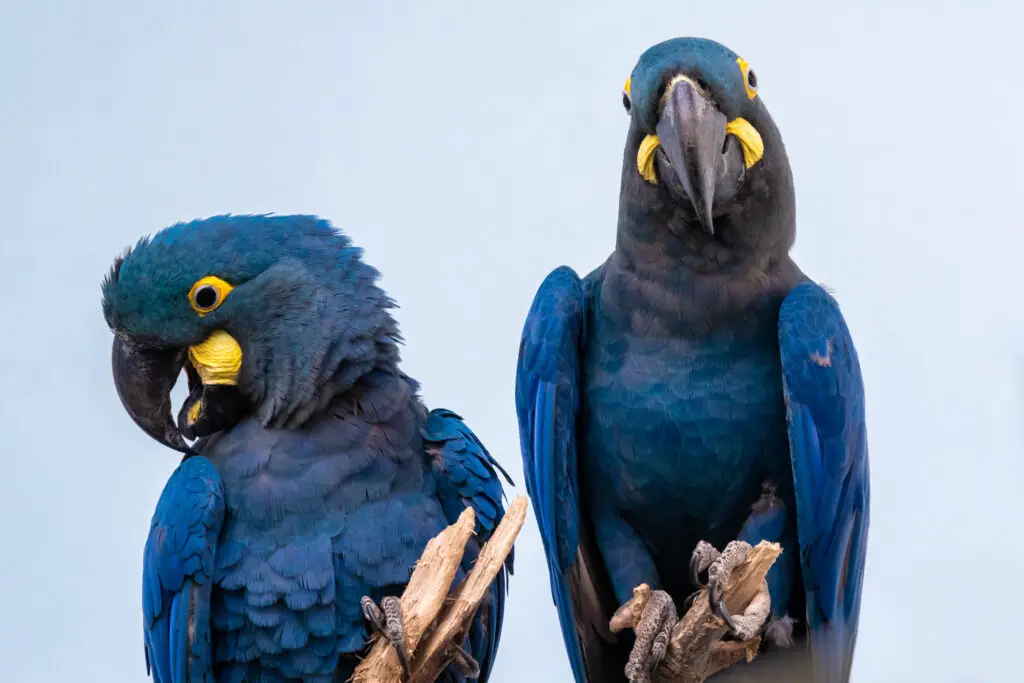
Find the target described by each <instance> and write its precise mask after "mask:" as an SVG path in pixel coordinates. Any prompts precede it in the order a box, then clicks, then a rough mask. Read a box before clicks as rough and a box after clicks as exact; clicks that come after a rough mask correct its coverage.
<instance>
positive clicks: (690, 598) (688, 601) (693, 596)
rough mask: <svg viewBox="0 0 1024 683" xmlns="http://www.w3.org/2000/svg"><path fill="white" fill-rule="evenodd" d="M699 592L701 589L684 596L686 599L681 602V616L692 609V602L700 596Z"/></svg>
mask: <svg viewBox="0 0 1024 683" xmlns="http://www.w3.org/2000/svg"><path fill="white" fill-rule="evenodd" d="M701 590H702V589H700V588H698V589H697V590H695V591H693V592H692V593H690V594H689V595H687V596H686V599H685V600H683V614H686V613H687V612H689V611H690V608H691V607H693V602H694V601H695V600H696V599H697V596H698V595H700V592H701Z"/></svg>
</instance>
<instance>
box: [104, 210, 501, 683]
mask: <svg viewBox="0 0 1024 683" xmlns="http://www.w3.org/2000/svg"><path fill="white" fill-rule="evenodd" d="M377 278H378V273H377V271H376V270H374V269H373V268H371V267H370V266H368V265H367V264H366V263H364V262H363V260H362V257H361V252H360V250H359V249H357V248H355V247H353V246H352V244H351V243H350V242H349V240H348V238H347V237H345V236H344V235H343V234H341V233H340V232H339V231H337V230H335V229H334V228H333V227H332V226H331V225H330V224H329V223H328V222H327V221H324V220H321V219H318V218H316V217H314V216H280V217H268V216H218V217H214V218H210V219H207V220H197V221H193V222H190V223H184V224H177V225H174V226H171V227H169V228H167V229H165V230H163V231H161V232H159V233H157V234H156V235H155V236H154V237H152V238H145V239H142V240H141V241H139V243H138V244H137V245H136V246H135V247H134V248H132V249H130V250H129V251H128V252H127V253H126V255H124V256H123V257H120V258H118V259H117V260H116V261H115V262H114V266H113V268H112V269H111V271H110V273H109V275H108V276H107V277H106V279H105V280H104V282H103V312H104V316H105V317H106V320H107V324H108V325H109V326H110V329H111V330H112V331H113V332H114V343H113V370H114V383H115V386H116V388H117V392H118V394H119V396H120V398H121V401H122V403H123V404H124V407H125V408H126V409H127V411H128V413H129V415H130V416H131V417H132V419H133V420H134V421H135V422H136V423H137V424H138V425H139V426H140V427H141V428H142V429H143V430H145V432H146V433H147V434H149V435H150V436H152V437H153V438H154V439H156V440H157V441H159V442H160V443H162V444H164V445H166V446H168V447H170V448H173V449H175V450H178V451H181V452H183V453H184V454H185V457H184V459H183V461H182V462H181V464H180V465H179V467H178V468H177V470H176V471H175V472H174V474H173V475H171V478H170V481H169V482H168V483H167V485H166V487H165V489H164V491H163V494H162V495H161V497H160V500H159V502H158V503H157V507H156V513H155V514H154V516H153V521H152V526H151V529H150V533H149V538H148V540H147V542H146V546H145V552H144V564H143V614H144V635H145V652H146V663H147V667H148V668H149V670H150V672H151V675H152V676H153V678H154V679H155V680H156V681H157V683H214V682H216V683H223V682H225V681H231V682H236V683H240V682H242V681H250V682H254V681H263V682H265V683H271V682H278V681H280V682H284V681H303V682H304V683H341V682H342V681H347V680H348V679H349V677H350V676H351V675H352V673H353V669H354V668H355V665H356V664H357V663H358V661H359V656H360V655H361V654H364V650H365V647H366V641H367V636H368V626H369V627H370V628H373V629H375V630H377V631H379V632H381V633H382V634H383V635H384V636H385V637H386V638H387V639H388V640H389V641H390V642H391V643H392V645H393V646H394V647H395V648H396V650H397V653H398V655H399V661H400V662H401V664H402V665H403V667H404V668H405V669H406V674H408V664H409V662H408V659H409V658H408V653H407V652H406V647H405V638H404V631H403V625H402V619H401V602H400V600H399V598H398V597H397V596H400V595H401V592H402V590H403V589H404V587H405V585H406V583H407V582H408V580H409V576H410V574H411V571H412V568H413V565H414V564H415V563H416V561H417V559H418V558H419V556H420V554H421V553H422V551H423V549H424V548H425V547H426V544H427V541H429V540H430V539H431V538H432V537H434V536H435V535H436V534H437V533H439V532H440V531H441V530H443V529H444V528H445V526H447V525H448V524H450V523H453V522H454V521H455V520H456V518H457V517H458V516H459V513H460V512H462V510H463V509H464V508H465V507H466V506H471V507H472V508H473V509H474V511H475V513H476V536H475V537H474V538H472V539H471V540H470V544H469V547H467V551H466V555H465V557H464V559H463V563H462V567H461V569H460V572H459V576H462V575H464V574H465V572H466V571H468V569H469V568H470V566H471V564H472V562H473V561H474V560H475V558H476V556H477V554H478V553H479V549H480V547H481V546H482V545H483V543H485V542H486V541H487V539H488V538H489V537H490V534H491V532H492V531H493V529H494V528H495V526H496V525H497V523H498V522H499V521H500V519H501V517H502V515H503V514H504V507H503V502H502V498H503V492H502V484H501V481H500V479H499V478H498V472H501V474H503V475H505V473H504V470H502V469H501V467H500V466H499V465H498V463H497V462H496V461H495V460H494V459H493V458H492V457H491V456H490V455H489V454H488V452H487V450H486V449H485V448H484V446H483V445H482V444H481V443H480V441H479V440H478V439H477V438H476V436H474V434H473V432H472V431H470V429H469V427H467V426H466V425H465V423H464V422H463V421H462V419H461V418H460V417H459V416H458V415H456V414H455V413H452V412H450V411H447V410H433V411H430V412H428V411H427V409H426V408H425V407H424V406H423V403H422V401H421V400H420V397H419V395H418V391H419V385H418V384H417V383H416V381H415V380H413V379H412V378H411V377H409V376H408V375H406V374H405V373H403V372H402V371H401V370H400V368H399V350H398V344H399V342H400V337H399V332H398V326H397V324H396V322H395V320H394V318H393V317H392V315H391V309H392V308H393V307H394V303H393V302H392V301H391V300H390V299H389V298H388V297H387V296H386V295H385V294H384V292H383V291H382V290H381V289H380V288H379V287H378V286H377V284H376V281H377ZM183 369H184V372H185V374H186V375H187V378H188V387H189V395H188V398H187V399H186V401H185V403H184V405H183V406H182V407H181V410H180V411H179V413H178V416H177V420H176V421H175V420H173V419H172V413H171V401H170V392H171V388H172V387H173V386H174V384H175V381H176V380H177V378H178V376H179V374H180V373H181V372H182V370H183ZM186 439H189V440H191V439H196V440H195V441H194V442H192V443H191V444H189V443H188V442H187V441H186ZM505 477H506V478H507V475H505ZM509 483H511V482H509ZM512 559H513V558H512V555H509V558H508V560H507V562H506V567H505V569H504V570H503V571H502V572H501V573H500V574H499V576H498V578H497V579H496V580H495V582H494V584H493V585H492V586H491V588H490V593H489V597H488V599H487V600H486V601H485V603H484V604H483V605H482V606H481V608H480V610H479V611H478V613H477V615H476V617H475V618H474V621H473V622H472V624H471V628H470V630H469V632H468V634H467V636H466V639H465V641H464V642H463V644H462V646H461V647H460V646H456V650H457V653H456V663H455V664H453V665H451V666H449V668H448V669H447V670H446V672H445V673H444V674H443V677H442V679H441V680H442V681H446V682H453V681H462V680H465V679H466V678H467V677H468V678H477V679H478V680H480V681H486V680H487V679H488V677H489V674H490V671H491V668H492V666H493V664H494V658H495V654H496V651H497V648H498V642H499V639H500V636H501V625H502V619H503V614H504V607H505V593H506V583H507V580H508V576H507V574H510V573H511V571H512Z"/></svg>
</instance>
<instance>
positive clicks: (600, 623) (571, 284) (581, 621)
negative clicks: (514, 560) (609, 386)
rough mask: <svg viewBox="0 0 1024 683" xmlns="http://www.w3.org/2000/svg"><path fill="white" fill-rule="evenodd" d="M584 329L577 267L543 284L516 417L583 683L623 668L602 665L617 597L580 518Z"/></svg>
mask: <svg viewBox="0 0 1024 683" xmlns="http://www.w3.org/2000/svg"><path fill="white" fill-rule="evenodd" d="M585 331H586V293H585V284H584V283H583V282H582V281H581V280H580V279H579V277H578V276H577V275H576V273H575V272H573V270H572V269H570V268H568V267H565V266H563V267H560V268H557V269H555V270H554V271H552V272H551V274H550V275H548V277H547V278H546V279H545V280H544V282H543V283H542V284H541V286H540V289H539V290H538V291H537V295H536V296H535V297H534V300H533V305H532V306H531V308H530V313H529V315H528V316H527V319H526V324H525V325H524V327H523V336H522V340H521V342H520V346H519V364H518V368H517V372H516V412H517V413H518V417H519V439H520V445H521V448H522V451H523V470H524V472H525V475H526V488H527V490H528V491H529V493H530V498H531V500H532V501H533V509H534V514H535V515H536V517H537V523H538V525H539V527H540V534H541V540H542V541H543V543H544V553H545V555H546V557H547V562H548V573H549V575H550V577H549V578H550V583H551V593H552V597H553V599H554V602H555V607H556V608H557V610H558V620H559V623H560V624H561V628H562V639H563V640H564V641H565V647H566V650H567V652H568V655H569V663H570V665H571V666H572V672H573V676H574V677H575V679H576V681H577V683H585V682H586V681H588V680H590V681H591V682H593V681H596V680H600V679H601V678H603V677H604V676H611V675H613V674H614V673H615V668H616V667H614V666H612V667H610V668H609V666H607V665H606V664H605V663H604V662H603V661H602V660H603V658H604V657H605V656H606V655H607V654H608V652H607V651H608V648H609V643H608V639H610V638H611V635H610V634H609V633H608V631H607V624H608V619H609V618H610V616H611V614H612V612H613V611H614V609H615V606H614V597H610V596H609V590H608V588H607V587H606V584H607V579H606V578H605V574H604V573H602V572H603V564H602V563H601V559H600V556H599V554H598V553H597V551H596V549H595V548H594V544H593V542H592V541H591V538H592V530H591V527H590V525H589V523H588V519H589V518H588V517H586V516H583V515H581V514H580V510H581V505H580V501H581V498H582V497H581V487H580V477H579V471H578V468H577V453H576V431H577V415H578V413H579V408H580V384H581V383H580V376H581V365H580V359H581V348H582V345H583V342H584V339H585ZM602 581H603V583H602ZM599 586H601V587H600V588H599ZM618 678H621V675H620V676H618Z"/></svg>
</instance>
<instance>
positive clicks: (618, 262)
mask: <svg viewBox="0 0 1024 683" xmlns="http://www.w3.org/2000/svg"><path fill="white" fill-rule="evenodd" d="M758 85H759V84H758V80H757V77H756V76H755V74H754V71H753V70H752V69H751V68H750V65H749V64H748V63H747V62H746V61H745V60H743V59H742V58H741V57H739V56H738V55H736V54H735V53H734V52H732V51H731V50H729V49H728V48H726V47H725V46H723V45H721V44H719V43H716V42H713V41H710V40H705V39H698V38H677V39H672V40H668V41H666V42H663V43H660V44H657V45H655V46H653V47H651V48H649V49H648V50H646V51H645V52H644V53H643V54H642V56H641V57H640V59H639V60H638V62H637V64H636V66H635V67H634V69H633V71H632V74H631V75H630V77H629V79H628V80H627V81H626V86H625V88H624V90H623V104H624V106H625V109H626V111H627V113H628V114H629V117H630V126H629V133H628V135H627V139H626V147H625V154H624V160H623V167H622V182H621V194H620V199H619V215H618V237H617V241H616V245H615V250H614V252H613V253H612V254H611V256H610V257H609V258H608V259H607V260H606V261H605V262H604V263H603V264H602V265H600V266H599V267H598V268H596V269H595V270H593V271H592V272H591V273H590V274H589V275H587V276H586V277H585V278H583V279H580V278H579V277H578V276H577V274H576V273H575V272H573V271H572V270H571V269H570V268H567V267H560V268H557V269H556V270H554V271H553V272H552V273H551V274H550V275H548V277H547V278H546V279H545V280H544V282H543V284H542V285H541V287H540V289H539V291H538V292H537V295H536V297H535V299H534V301H533V305H532V308H531V309H530V312H529V316H528V318H527V320H526V324H525V327H524V329H523V336H522V342H521V346H520V351H519V361H518V370H517V380H516V407H517V412H518V416H519V425H520V438H521V444H522V452H523V466H524V470H525V473H526V485H527V488H528V490H529V493H530V496H531V498H532V500H533V505H534V509H535V512H536V516H537V519H538V524H539V526H540V531H541V536H542V538H543V542H544V548H545V553H546V556H547V562H548V569H549V574H550V583H551V590H552V594H553V597H554V602H555V605H556V607H557V611H558V617H559V620H560V622H561V627H562V634H563V638H564V640H565V645H566V648H567V650H568V654H569V659H570V663H571V665H572V670H573V674H574V675H575V678H576V681H577V682H578V683H584V682H585V681H590V682H591V683H595V682H597V681H614V680H622V672H623V671H625V674H626V678H628V679H630V680H647V679H648V678H649V677H651V676H652V675H653V674H655V673H656V672H657V665H658V664H659V660H660V658H661V657H663V656H664V649H663V648H660V647H652V641H653V640H654V639H656V638H657V637H661V638H664V637H666V635H667V633H668V632H669V631H670V630H671V627H672V625H673V624H674V623H675V619H676V618H677V616H676V615H677V614H678V613H677V611H676V609H675V604H676V602H675V601H681V600H683V599H684V598H687V596H692V595H693V593H694V591H695V590H696V589H699V588H700V587H701V586H702V585H703V579H702V578H701V577H702V576H704V575H705V572H707V574H706V575H707V576H708V577H709V578H708V589H709V594H708V595H709V600H710V601H711V603H712V605H711V606H712V608H713V609H714V611H715V612H716V613H717V614H719V616H721V617H722V618H723V619H724V620H725V621H726V623H727V625H728V626H729V628H730V630H731V632H732V634H733V635H734V636H735V637H738V638H741V639H746V638H749V637H751V636H753V635H757V634H759V633H763V634H764V636H765V638H764V642H765V643H766V650H767V649H777V650H778V649H782V648H787V647H788V646H792V645H794V638H796V639H797V640H796V642H797V644H799V645H803V647H798V648H796V649H795V650H794V649H790V650H789V653H792V652H794V651H798V652H807V651H810V655H807V656H804V657H803V662H804V666H805V667H806V668H805V669H804V670H805V672H807V673H808V674H813V676H814V677H815V679H816V680H819V681H827V682H828V683H834V682H837V681H846V680H848V678H849V673H850V666H851V660H852V657H853V652H854V645H855V641H856V635H857V622H858V615H859V611H860V599H861V586H862V582H863V577H864V562H865V554H866V544H867V536H868V499H869V483H868V479H869V477H868V453H867V440H866V435H865V417H864V387H863V383H862V379H861V372H860V367H859V361H858V359H857V352H856V350H855V349H854V345H853V341H852V340H851V338H850V333H849V330H848V329H847V326H846V323H845V321H844V320H843V316H842V314H841V313H840V311H839V307H838V306H837V304H836V302H835V300H834V299H833V298H832V297H831V296H830V295H829V294H828V293H827V292H826V291H825V290H824V289H823V288H822V287H821V286H819V285H817V284H815V283H814V282H812V281H810V280H809V279H808V278H807V277H806V276H805V275H804V274H803V273H802V272H801V271H800V269H799V268H798V267H797V266H796V264H794V262H793V261H792V260H791V259H790V257H789V250H790V248H791V246H792V244H793V240H794V236H795V217H796V210H795V201H794V192H793V179H792V174H791V171H790V166H789V161H788V159H787V156H786V151H785V148H784V146H783V143H782V138H781V136H780V135H779V131H778V129H777V128H776V126H775V124H774V123H773V121H772V118H771V117H770V116H769V114H768V110H767V108H766V107H765V104H764V102H763V101H762V100H761V98H760V97H759V95H758ZM761 540H768V541H772V542H778V543H780V544H781V545H782V547H783V549H784V551H783V554H782V555H781V556H780V558H779V560H778V561H777V562H776V564H775V565H774V567H773V568H772V570H771V572H770V574H769V576H768V581H767V583H768V586H767V588H768V597H769V599H770V609H761V611H760V612H758V610H754V611H753V613H751V614H744V615H731V614H728V610H727V609H726V608H725V605H724V604H723V601H722V599H721V597H722V591H723V589H724V585H725V581H727V579H728V575H729V572H730V570H731V567H733V566H735V564H736V563H737V562H738V561H739V560H740V559H742V556H741V555H740V554H739V553H743V552H744V551H745V549H746V546H744V545H743V544H744V543H748V544H750V545H754V544H756V543H758V542H759V541H761ZM643 583H647V584H649V585H650V586H651V588H652V589H655V592H654V597H652V599H656V600H658V601H660V603H661V604H660V606H659V608H658V609H652V610H645V611H644V615H645V616H644V619H643V620H642V621H641V623H640V624H639V625H638V626H637V628H636V636H635V637H634V638H633V639H632V645H630V642H629V641H630V640H631V639H630V638H628V637H622V638H620V637H617V636H616V635H615V634H612V633H610V631H609V618H610V617H611V616H612V614H613V612H614V610H615V609H616V607H617V606H619V605H622V604H624V603H625V602H627V601H628V600H629V599H630V598H631V597H632V590H633V588H634V587H635V586H637V585H639V584H643ZM756 602H758V603H759V605H760V606H761V607H762V608H763V607H764V606H765V605H767V604H768V601H760V600H759V601H756ZM666 607H667V608H670V609H662V608H666ZM666 615H669V616H666ZM652 619H654V620H657V621H653V622H652V621H651V620H652ZM641 633H643V634H644V637H643V638H642V637H641ZM652 636H653V637H652ZM808 641H809V647H808V646H807V642H808ZM627 656H628V657H629V659H628V662H627ZM780 656H781V655H780ZM763 659H764V657H762V658H759V659H758V660H757V661H755V662H754V664H752V665H751V667H754V666H757V665H758V662H760V661H762V660H763ZM769 659H770V657H769ZM742 668H743V667H742V666H741V667H737V669H742ZM749 671H754V669H753V668H751V669H750V670H749ZM728 673H729V672H726V674H728ZM723 675H725V674H723ZM743 675H746V674H743ZM655 677H656V676H655ZM761 680H764V679H763V678H762V679H761ZM792 680H799V679H798V678H794V679H792Z"/></svg>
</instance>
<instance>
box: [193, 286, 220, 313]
mask: <svg viewBox="0 0 1024 683" xmlns="http://www.w3.org/2000/svg"><path fill="white" fill-rule="evenodd" d="M215 303H217V290H216V289H214V288H213V287H211V286H210V285H206V286H205V287H200V288H199V289H198V290H196V306H198V307H199V308H212V307H213V305H214V304H215Z"/></svg>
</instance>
